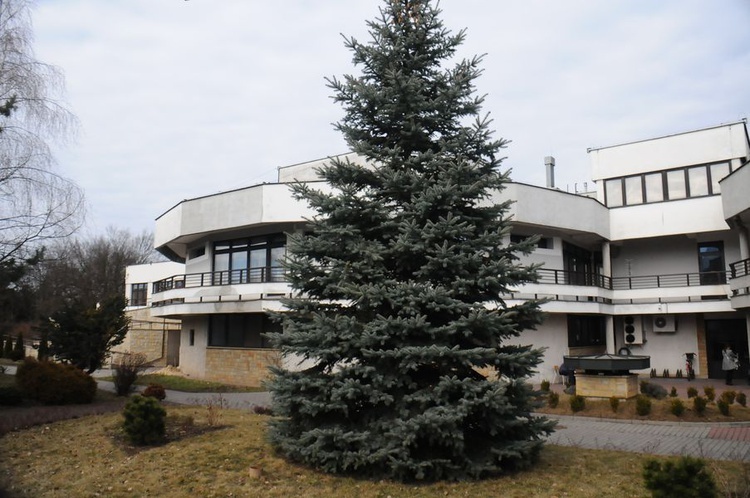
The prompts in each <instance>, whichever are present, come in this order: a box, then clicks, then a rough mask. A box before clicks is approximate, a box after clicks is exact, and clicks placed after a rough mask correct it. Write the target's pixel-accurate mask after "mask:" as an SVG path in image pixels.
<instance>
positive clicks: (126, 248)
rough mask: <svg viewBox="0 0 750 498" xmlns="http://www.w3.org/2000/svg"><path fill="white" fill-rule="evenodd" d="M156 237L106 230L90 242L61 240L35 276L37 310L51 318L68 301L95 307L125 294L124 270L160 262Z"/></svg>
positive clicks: (50, 249) (50, 250)
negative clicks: (155, 242)
mask: <svg viewBox="0 0 750 498" xmlns="http://www.w3.org/2000/svg"><path fill="white" fill-rule="evenodd" d="M153 240H154V239H153V234H151V233H149V232H145V231H144V232H143V233H141V234H137V235H133V234H132V233H130V232H129V231H127V230H121V229H117V228H114V227H109V228H107V230H106V232H105V234H103V235H98V236H96V237H93V238H87V239H80V238H79V239H72V240H68V239H66V240H61V241H57V242H56V243H54V244H52V245H50V246H49V247H47V248H46V250H45V253H44V258H43V260H42V262H41V264H40V265H38V273H37V275H36V282H37V284H36V286H35V287H36V290H37V294H36V296H37V309H38V312H39V313H40V314H41V315H43V316H46V315H49V314H51V313H52V312H54V311H56V310H58V309H60V308H61V307H62V306H63V304H64V303H65V302H68V301H79V302H81V303H83V304H84V305H85V306H88V307H93V306H95V305H96V303H98V302H102V301H103V300H104V299H107V298H110V297H112V296H122V295H124V292H125V268H126V267H127V266H129V265H137V264H143V263H151V262H156V261H158V260H159V257H158V253H157V252H156V251H155V250H154V248H153V246H154V242H153Z"/></svg>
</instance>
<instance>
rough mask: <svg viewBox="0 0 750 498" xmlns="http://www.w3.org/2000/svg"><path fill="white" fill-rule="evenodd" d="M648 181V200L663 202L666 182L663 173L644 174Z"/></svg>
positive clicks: (646, 192)
mask: <svg viewBox="0 0 750 498" xmlns="http://www.w3.org/2000/svg"><path fill="white" fill-rule="evenodd" d="M644 181H645V183H646V191H645V194H646V202H661V201H663V200H664V183H663V180H662V174H661V173H650V174H647V175H644Z"/></svg>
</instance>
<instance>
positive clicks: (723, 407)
mask: <svg viewBox="0 0 750 498" xmlns="http://www.w3.org/2000/svg"><path fill="white" fill-rule="evenodd" d="M716 407H717V408H718V409H719V411H720V412H721V414H722V415H724V416H725V417H728V416H729V403H727V401H726V400H725V399H723V398H722V399H720V400H719V401H717V402H716Z"/></svg>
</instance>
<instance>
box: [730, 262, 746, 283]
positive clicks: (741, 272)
mask: <svg viewBox="0 0 750 498" xmlns="http://www.w3.org/2000/svg"><path fill="white" fill-rule="evenodd" d="M729 273H730V277H731V278H740V277H744V276H746V275H750V258H748V259H743V260H742V261H737V262H736V263H731V264H730V265H729Z"/></svg>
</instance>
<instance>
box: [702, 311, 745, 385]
mask: <svg viewBox="0 0 750 498" xmlns="http://www.w3.org/2000/svg"><path fill="white" fill-rule="evenodd" d="M705 324H706V351H707V354H708V377H709V378H710V379H723V378H724V372H723V371H722V370H721V350H722V349H723V348H724V344H729V345H730V346H731V347H732V350H733V351H734V352H735V353H737V355H738V356H739V357H740V368H739V370H737V371H736V372H735V373H734V378H735V379H746V378H747V373H748V367H749V366H750V358H748V351H747V325H746V322H745V319H744V318H743V319H739V320H706V321H705Z"/></svg>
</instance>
